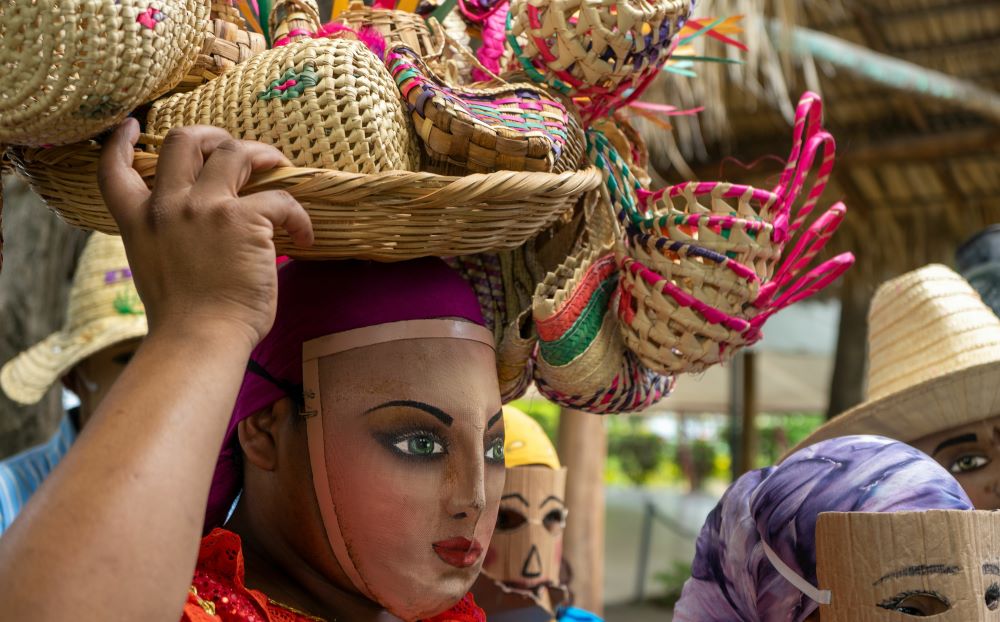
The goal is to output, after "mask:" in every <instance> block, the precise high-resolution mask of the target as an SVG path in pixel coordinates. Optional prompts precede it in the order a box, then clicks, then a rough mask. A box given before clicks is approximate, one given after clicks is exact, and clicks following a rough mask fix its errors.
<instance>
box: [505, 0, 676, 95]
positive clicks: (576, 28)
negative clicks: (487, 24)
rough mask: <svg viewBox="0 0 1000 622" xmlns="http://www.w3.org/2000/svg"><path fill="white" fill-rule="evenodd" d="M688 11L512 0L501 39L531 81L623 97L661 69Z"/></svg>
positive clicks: (672, 2) (628, 0) (649, 4)
mask: <svg viewBox="0 0 1000 622" xmlns="http://www.w3.org/2000/svg"><path fill="white" fill-rule="evenodd" d="M690 11H691V2H690V0H651V1H647V0H512V1H511V3H510V16H509V18H508V22H507V39H508V42H509V44H510V46H511V47H512V48H513V50H514V55H515V57H516V59H517V63H518V64H519V66H520V68H523V69H524V70H525V71H527V72H528V73H529V75H531V77H532V78H533V79H535V80H538V81H540V82H545V83H547V84H549V85H550V86H552V87H554V88H556V89H558V90H559V91H560V92H562V93H564V94H567V95H570V94H572V95H583V96H588V97H593V98H605V97H607V96H611V97H621V96H624V94H625V92H626V91H627V90H629V89H631V90H633V91H635V90H642V89H643V88H644V87H645V85H646V84H647V83H648V81H649V79H650V78H651V77H652V76H654V75H656V74H657V73H658V72H659V71H660V68H661V66H662V65H663V63H664V62H665V61H666V60H667V58H668V57H669V55H670V53H671V52H672V51H673V46H674V44H675V42H674V37H675V35H676V34H677V32H679V30H680V28H681V27H682V26H683V24H684V21H685V20H686V19H687V16H688V14H689V13H690Z"/></svg>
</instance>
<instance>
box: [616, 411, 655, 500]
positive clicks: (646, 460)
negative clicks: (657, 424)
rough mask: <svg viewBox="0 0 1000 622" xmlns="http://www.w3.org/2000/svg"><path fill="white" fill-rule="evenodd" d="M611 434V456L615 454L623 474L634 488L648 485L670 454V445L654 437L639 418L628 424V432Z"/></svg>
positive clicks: (618, 431) (630, 420) (617, 431)
mask: <svg viewBox="0 0 1000 622" xmlns="http://www.w3.org/2000/svg"><path fill="white" fill-rule="evenodd" d="M614 427H615V428H616V430H615V432H614V434H610V433H609V435H608V453H609V454H613V455H614V456H615V457H616V458H617V459H618V463H619V465H620V466H621V469H622V472H623V473H624V474H625V477H627V478H628V480H629V482H631V483H632V484H633V485H634V486H643V485H645V484H646V483H647V482H648V481H649V479H650V477H651V476H652V475H653V474H654V473H655V472H656V470H657V469H658V468H659V467H660V464H662V462H663V460H664V458H665V457H666V455H667V451H666V450H667V444H666V442H665V441H664V440H663V439H662V438H660V437H659V436H657V435H656V434H653V433H652V432H650V431H649V430H648V429H646V426H645V425H644V422H643V421H642V420H641V419H639V418H637V417H634V418H630V419H629V420H628V421H627V429H626V430H621V429H617V428H619V426H614Z"/></svg>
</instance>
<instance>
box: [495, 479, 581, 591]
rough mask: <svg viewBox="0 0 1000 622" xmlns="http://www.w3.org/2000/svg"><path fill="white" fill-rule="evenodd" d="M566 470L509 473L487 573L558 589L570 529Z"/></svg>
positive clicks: (528, 586)
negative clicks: (564, 541) (565, 532)
mask: <svg viewBox="0 0 1000 622" xmlns="http://www.w3.org/2000/svg"><path fill="white" fill-rule="evenodd" d="M565 492H566V469H565V468H560V469H558V470H556V469H552V468H550V467H547V466H520V467H514V468H508V469H507V483H506V484H505V485H504V494H503V496H502V497H501V501H500V512H499V514H498V515H497V525H496V529H495V530H494V532H493V541H492V544H491V547H490V549H491V552H492V553H493V554H491V555H490V556H489V558H488V560H487V563H486V564H485V565H484V566H483V571H484V572H486V573H487V574H489V575H490V576H491V577H493V578H494V579H497V580H498V581H501V582H502V583H504V584H506V585H508V586H510V587H514V588H521V589H529V590H530V589H534V588H536V587H538V586H540V585H559V568H560V565H561V562H562V537H563V529H564V528H565V526H566V507H565V505H564V501H563V500H564V497H565Z"/></svg>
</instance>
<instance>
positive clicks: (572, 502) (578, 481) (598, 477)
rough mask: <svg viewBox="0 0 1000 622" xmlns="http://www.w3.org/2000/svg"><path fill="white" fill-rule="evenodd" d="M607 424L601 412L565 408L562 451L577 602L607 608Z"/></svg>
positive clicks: (566, 543) (566, 546) (568, 554)
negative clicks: (605, 554)
mask: <svg viewBox="0 0 1000 622" xmlns="http://www.w3.org/2000/svg"><path fill="white" fill-rule="evenodd" d="M607 438H608V437H607V430H606V429H605V427H604V420H603V419H602V418H601V417H600V416H598V415H592V414H590V413H585V412H580V411H578V410H570V409H566V408H564V409H563V411H562V414H561V415H560V417H559V457H560V459H561V460H562V463H563V465H564V466H565V467H566V469H567V471H568V477H567V479H566V506H567V508H568V509H569V517H568V520H567V521H566V532H565V535H564V536H563V557H564V559H566V561H567V562H569V565H570V568H571V569H572V571H573V582H572V583H571V584H570V589H571V590H572V591H573V594H574V596H575V598H576V604H577V606H579V607H582V608H583V609H586V610H587V611H592V612H594V613H595V614H597V615H602V614H603V612H604V463H605V461H606V459H607V454H608V442H607Z"/></svg>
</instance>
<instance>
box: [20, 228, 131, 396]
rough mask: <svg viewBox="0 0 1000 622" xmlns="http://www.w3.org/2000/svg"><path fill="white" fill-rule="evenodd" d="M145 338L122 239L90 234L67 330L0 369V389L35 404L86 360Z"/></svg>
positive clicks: (73, 291)
mask: <svg viewBox="0 0 1000 622" xmlns="http://www.w3.org/2000/svg"><path fill="white" fill-rule="evenodd" d="M145 334H146V311H145V309H144V307H143V306H142V302H141V301H140V300H139V294H138V293H137V292H136V290H135V285H134V284H133V283H132V271H131V270H130V269H129V267H128V260H127V259H126V257H125V247H124V246H122V241H121V238H118V237H112V236H109V235H104V234H103V233H94V234H93V235H92V236H90V238H89V239H88V240H87V245H86V247H85V248H84V249H83V254H81V255H80V262H79V264H78V266H77V270H76V275H75V276H74V278H73V288H72V289H71V290H70V294H69V309H68V311H67V314H66V324H65V325H64V326H63V329H62V330H60V331H59V332H56V333H53V334H51V335H49V336H48V337H46V338H45V339H43V340H42V341H41V342H39V343H37V344H35V345H34V346H33V347H31V348H29V349H28V350H25V351H24V352H22V353H21V354H19V355H17V356H16V357H15V358H14V359H12V360H11V361H9V362H8V363H7V364H6V365H4V366H3V369H0V388H3V391H4V393H6V394H7V396H8V397H10V398H11V399H12V400H14V401H15V402H20V403H22V404H34V403H36V402H38V400H40V399H42V397H43V396H44V395H45V393H46V392H47V391H48V390H49V387H51V386H52V385H53V384H54V383H55V382H56V381H57V380H59V379H60V378H61V377H62V376H63V375H64V374H65V373H66V372H67V371H69V370H70V369H71V368H72V367H73V366H74V365H76V364H77V363H79V362H80V361H82V360H83V359H85V358H87V357H88V356H90V355H92V354H94V353H96V352H99V351H100V350H103V349H104V348H107V347H110V346H113V345H115V344H116V343H120V342H122V341H126V340H129V339H135V338H137V337H143V336H145Z"/></svg>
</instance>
